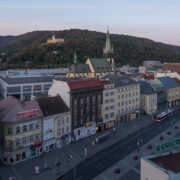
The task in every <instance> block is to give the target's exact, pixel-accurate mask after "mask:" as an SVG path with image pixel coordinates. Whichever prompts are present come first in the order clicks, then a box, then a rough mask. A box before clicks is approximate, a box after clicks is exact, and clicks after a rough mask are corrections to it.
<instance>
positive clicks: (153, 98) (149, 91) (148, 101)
mask: <svg viewBox="0 0 180 180" xmlns="http://www.w3.org/2000/svg"><path fill="white" fill-rule="evenodd" d="M140 92H141V112H142V113H146V114H148V115H152V114H154V113H156V112H157V93H156V92H155V90H154V89H153V88H152V87H151V85H150V84H149V83H147V82H145V81H141V82H140Z"/></svg>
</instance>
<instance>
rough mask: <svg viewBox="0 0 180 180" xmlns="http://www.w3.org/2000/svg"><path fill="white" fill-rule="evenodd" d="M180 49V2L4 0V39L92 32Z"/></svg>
mask: <svg viewBox="0 0 180 180" xmlns="http://www.w3.org/2000/svg"><path fill="white" fill-rule="evenodd" d="M107 26H109V29H110V33H114V34H126V35H133V36H138V37H145V38H149V39H152V40H154V41H158V42H164V43H169V44H174V45H180V0H0V36H1V35H19V34H23V33H26V32H30V31H34V30H64V29H71V28H73V29H74V28H78V29H89V30H96V31H101V32H106V30H107Z"/></svg>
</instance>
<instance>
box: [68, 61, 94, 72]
mask: <svg viewBox="0 0 180 180" xmlns="http://www.w3.org/2000/svg"><path fill="white" fill-rule="evenodd" d="M90 72H91V71H90V68H89V65H88V64H80V63H77V64H73V65H72V66H71V67H70V69H69V73H90Z"/></svg>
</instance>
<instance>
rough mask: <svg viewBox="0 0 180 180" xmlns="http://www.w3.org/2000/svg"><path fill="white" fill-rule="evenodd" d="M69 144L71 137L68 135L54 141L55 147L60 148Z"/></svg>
mask: <svg viewBox="0 0 180 180" xmlns="http://www.w3.org/2000/svg"><path fill="white" fill-rule="evenodd" d="M70 143H71V135H70V134H64V135H63V136H62V137H61V138H59V139H57V141H56V147H57V148H61V147H62V146H64V145H67V144H70Z"/></svg>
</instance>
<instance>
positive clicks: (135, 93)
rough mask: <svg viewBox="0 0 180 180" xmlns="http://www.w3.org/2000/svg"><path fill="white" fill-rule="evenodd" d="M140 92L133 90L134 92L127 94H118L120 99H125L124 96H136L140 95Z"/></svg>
mask: <svg viewBox="0 0 180 180" xmlns="http://www.w3.org/2000/svg"><path fill="white" fill-rule="evenodd" d="M138 95H139V93H138V92H137V91H136V92H132V93H126V94H122V95H118V99H119V100H120V99H124V98H129V97H134V96H138Z"/></svg>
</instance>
